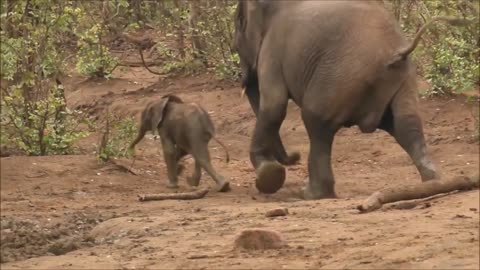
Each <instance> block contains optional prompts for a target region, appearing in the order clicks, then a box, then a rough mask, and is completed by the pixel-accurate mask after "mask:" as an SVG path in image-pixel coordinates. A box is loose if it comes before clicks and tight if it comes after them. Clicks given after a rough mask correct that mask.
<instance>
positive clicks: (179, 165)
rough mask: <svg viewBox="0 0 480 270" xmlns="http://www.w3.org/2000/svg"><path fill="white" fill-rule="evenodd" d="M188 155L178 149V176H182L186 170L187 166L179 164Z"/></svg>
mask: <svg viewBox="0 0 480 270" xmlns="http://www.w3.org/2000/svg"><path fill="white" fill-rule="evenodd" d="M187 154H188V153H187V152H186V151H184V150H183V149H181V148H179V147H177V151H176V161H177V175H180V174H181V173H182V172H183V170H184V169H185V166H184V165H183V164H181V163H179V161H180V159H182V158H183V157H184V156H186V155H187Z"/></svg>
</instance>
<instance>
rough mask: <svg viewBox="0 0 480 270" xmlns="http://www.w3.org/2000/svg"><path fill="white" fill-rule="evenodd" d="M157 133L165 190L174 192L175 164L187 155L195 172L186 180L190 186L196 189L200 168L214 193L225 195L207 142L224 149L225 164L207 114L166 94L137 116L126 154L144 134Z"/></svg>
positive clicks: (227, 186)
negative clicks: (135, 130) (137, 123)
mask: <svg viewBox="0 0 480 270" xmlns="http://www.w3.org/2000/svg"><path fill="white" fill-rule="evenodd" d="M155 129H157V130H158V134H159V135H160V138H161V142H162V147H163V154H164V159H165V162H166V163H167V171H168V179H169V183H168V185H167V186H168V187H169V188H178V174H179V172H180V171H181V170H180V167H179V166H178V161H179V160H180V159H181V158H182V157H184V156H185V155H187V154H191V155H192V156H193V158H194V159H195V171H194V172H193V175H192V176H191V177H188V178H187V182H188V184H189V185H190V186H194V187H196V186H198V185H199V183H200V178H201V176H202V171H201V169H202V168H203V169H204V170H205V171H207V173H208V174H209V175H210V176H211V177H212V178H213V180H215V182H216V183H217V190H218V191H221V192H226V191H229V190H230V184H229V182H228V181H226V180H225V179H224V177H223V176H222V175H220V174H218V173H217V172H216V171H215V169H213V167H212V164H211V161H210V154H209V151H208V143H209V141H210V139H212V138H213V139H214V140H215V141H217V142H218V143H219V144H220V145H221V146H222V147H223V148H224V149H225V152H226V155H227V162H228V161H229V154H228V150H227V148H226V147H225V145H224V144H223V143H221V142H220V141H219V140H218V139H216V138H215V136H214V133H215V129H214V125H213V122H212V120H211V119H210V116H209V115H208V113H207V112H206V111H205V110H204V109H203V108H202V107H200V106H199V105H198V104H195V103H188V104H187V103H184V102H183V101H182V99H180V98H179V97H178V96H175V95H172V94H169V95H165V96H162V98H161V99H160V100H158V101H152V102H150V103H148V104H147V106H146V107H145V109H144V110H143V112H142V115H141V123H140V129H139V132H138V135H137V137H136V138H135V140H134V141H133V142H132V143H131V144H130V147H129V148H130V150H134V148H135V145H136V144H137V143H138V142H140V140H142V139H143V137H144V136H145V134H146V133H147V131H151V132H154V131H155Z"/></svg>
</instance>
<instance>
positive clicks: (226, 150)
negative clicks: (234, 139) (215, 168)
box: [212, 136, 230, 163]
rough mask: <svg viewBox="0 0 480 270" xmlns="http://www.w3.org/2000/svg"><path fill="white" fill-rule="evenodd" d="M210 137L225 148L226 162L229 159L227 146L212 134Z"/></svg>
mask: <svg viewBox="0 0 480 270" xmlns="http://www.w3.org/2000/svg"><path fill="white" fill-rule="evenodd" d="M212 139H214V140H215V141H216V142H217V143H218V144H220V145H221V146H222V147H223V149H225V153H226V156H227V158H226V161H227V163H228V162H229V161H230V155H229V154H228V149H227V147H226V146H225V145H224V144H223V143H222V142H221V141H220V140H219V139H217V138H215V136H212Z"/></svg>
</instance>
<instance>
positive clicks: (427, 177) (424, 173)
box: [418, 158, 440, 182]
mask: <svg viewBox="0 0 480 270" xmlns="http://www.w3.org/2000/svg"><path fill="white" fill-rule="evenodd" d="M418 172H419V173H420V176H421V177H422V182H427V181H431V180H438V179H440V175H439V174H438V172H437V170H436V168H435V165H434V164H433V162H432V161H430V160H429V159H427V158H423V159H422V160H421V161H420V166H418Z"/></svg>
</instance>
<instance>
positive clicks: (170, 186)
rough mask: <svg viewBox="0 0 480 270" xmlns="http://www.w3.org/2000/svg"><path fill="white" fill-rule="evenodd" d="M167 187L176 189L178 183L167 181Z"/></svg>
mask: <svg viewBox="0 0 480 270" xmlns="http://www.w3.org/2000/svg"><path fill="white" fill-rule="evenodd" d="M167 188H170V189H177V188H178V184H177V183H172V182H169V183H168V184H167Z"/></svg>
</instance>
